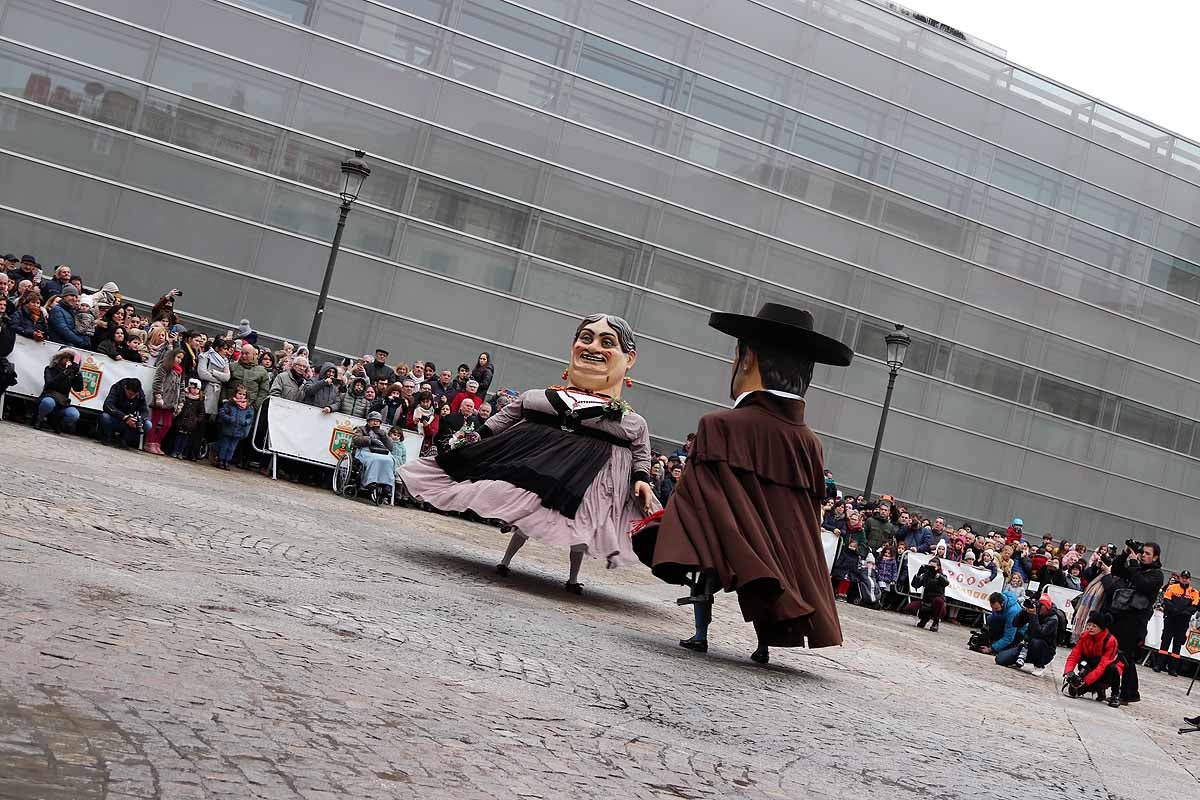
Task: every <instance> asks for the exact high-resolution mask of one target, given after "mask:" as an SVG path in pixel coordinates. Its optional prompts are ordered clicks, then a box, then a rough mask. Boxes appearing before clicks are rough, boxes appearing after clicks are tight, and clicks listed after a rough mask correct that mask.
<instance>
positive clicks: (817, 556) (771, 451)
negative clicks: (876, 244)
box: [633, 303, 854, 664]
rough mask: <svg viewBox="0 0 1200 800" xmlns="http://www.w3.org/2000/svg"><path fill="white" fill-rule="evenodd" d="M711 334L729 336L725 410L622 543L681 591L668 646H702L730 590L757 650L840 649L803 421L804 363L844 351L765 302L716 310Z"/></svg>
mask: <svg viewBox="0 0 1200 800" xmlns="http://www.w3.org/2000/svg"><path fill="white" fill-rule="evenodd" d="M708 324H709V325H710V326H711V327H713V328H716V329H717V330H719V331H721V332H722V333H727V334H729V335H730V336H733V337H735V338H736V339H737V340H738V343H737V359H736V361H735V362H734V365H733V375H732V378H731V380H730V389H729V394H730V397H731V398H733V399H734V401H735V402H734V407H733V409H732V410H728V411H718V412H714V413H712V414H707V415H705V416H704V417H703V418H702V419H701V420H700V425H699V429H698V430H697V431H696V441H695V444H694V445H693V447H692V451H691V456H690V457H689V458H688V461H687V469H686V471H685V472H684V474H683V478H682V480H681V482H680V483H679V485H678V486H676V488H675V493H674V494H673V495H672V496H671V500H670V502H669V504H668V505H667V507H666V509H665V510H664V512H663V513H662V516H661V519H660V520H659V521H658V522H657V524H656V523H653V522H652V523H650V524H647V525H646V526H645V527H644V528H642V530H640V531H639V532H637V533H636V534H635V535H634V537H633V541H634V549H635V551H636V552H637V553H638V556H639V557H640V558H641V560H642V561H643V562H644V563H645V564H647V566H649V567H650V568H651V569H652V571H653V572H654V574H655V575H657V576H658V577H659V578H661V579H662V580H664V581H666V582H668V583H677V584H682V585H690V586H691V587H692V592H691V596H690V597H688V598H686V599H682V600H680V603H681V604H685V603H689V602H690V603H693V604H694V605H693V607H694V611H695V617H696V632H695V635H694V636H692V637H691V638H690V639H684V640H683V641H681V642H680V643H679V644H680V645H681V646H683V647H686V648H687V649H689V650H695V651H697V652H706V651H707V650H708V625H709V622H710V621H711V619H712V603H713V593H714V592H715V591H716V590H717V589H724V590H725V591H727V592H737V593H738V602H739V603H740V605H741V608H742V615H743V616H744V617H745V619H746V621H748V622H753V623H754V629H755V632H756V633H757V635H758V649H757V650H755V651H754V653H753V654H752V655H751V658H752V659H753V660H754V661H755V662H757V663H759V664H766V663H767V662H768V660H769V658H770V655H769V652H768V647H769V646H771V645H776V646H779V647H800V646H804V645H807V646H808V647H829V646H832V645H838V644H841V643H842V629H841V625H840V623H839V622H838V615H837V610H836V608H835V606H834V599H833V589H832V586H831V584H830V581H829V565H828V564H826V563H825V555H824V551H823V549H822V547H821V535H820V531H821V527H820V520H821V501H822V498H823V497H824V493H825V478H824V469H825V463H824V456H823V454H822V451H821V443H820V441H819V440H818V439H817V436H816V434H815V433H813V431H812V429H811V428H809V427H808V425H806V424H805V422H804V402H805V401H804V394H805V392H806V391H808V386H809V383H810V382H811V381H812V375H813V367H814V364H815V363H822V364H833V365H836V366H843V367H844V366H848V365H849V364H850V360H851V358H853V356H854V353H853V352H852V351H851V350H850V348H849V347H847V346H846V345H844V344H842V343H841V342H838V341H836V340H834V339H831V338H829V337H827V336H823V335H821V334H819V333H817V332H816V331H814V330H813V317H812V314H810V313H809V312H807V311H804V310H801V309H796V308H790V307H788V306H784V305H779V304H776V303H767V304H765V305H764V306H763V307H762V308H761V309H760V310H759V312H758V314H757V315H755V316H748V315H742V314H726V313H716V314H713V315H712V316H711V317H710V318H709V323H708Z"/></svg>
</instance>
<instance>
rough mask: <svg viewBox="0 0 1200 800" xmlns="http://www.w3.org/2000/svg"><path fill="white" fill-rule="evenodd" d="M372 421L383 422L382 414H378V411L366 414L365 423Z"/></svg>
mask: <svg viewBox="0 0 1200 800" xmlns="http://www.w3.org/2000/svg"><path fill="white" fill-rule="evenodd" d="M373 419H377V420H379V421H380V422H383V414H380V413H379V412H378V411H372V412H371V413H370V414H367V422H370V421H371V420H373Z"/></svg>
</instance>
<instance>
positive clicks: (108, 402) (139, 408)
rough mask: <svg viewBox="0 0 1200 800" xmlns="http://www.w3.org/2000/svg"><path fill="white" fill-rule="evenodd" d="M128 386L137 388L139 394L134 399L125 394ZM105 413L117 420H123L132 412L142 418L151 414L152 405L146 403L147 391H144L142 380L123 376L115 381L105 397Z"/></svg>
mask: <svg viewBox="0 0 1200 800" xmlns="http://www.w3.org/2000/svg"><path fill="white" fill-rule="evenodd" d="M126 386H134V387H136V388H137V394H135V395H134V396H133V398H132V399H130V398H129V397H127V396H126V395H125V387H126ZM104 413H105V414H108V415H109V416H110V417H112V418H113V419H115V420H123V419H125V417H128V416H130V415H131V414H132V415H136V416H139V417H141V418H142V419H145V418H146V417H148V416H150V407H149V406H148V405H147V404H146V393H145V392H144V391H142V382H141V381H139V380H138V379H137V378H122V379H121V380H119V381H117V382H116V383H114V384H113V387H112V388H111V389H109V390H108V396H107V397H105V398H104Z"/></svg>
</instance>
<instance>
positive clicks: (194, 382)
mask: <svg viewBox="0 0 1200 800" xmlns="http://www.w3.org/2000/svg"><path fill="white" fill-rule="evenodd" d="M193 386H195V387H196V388H197V389H199V388H200V379H199V378H188V388H189V389H190V388H192V387H193Z"/></svg>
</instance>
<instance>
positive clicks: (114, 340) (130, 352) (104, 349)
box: [96, 325, 142, 364]
mask: <svg viewBox="0 0 1200 800" xmlns="http://www.w3.org/2000/svg"><path fill="white" fill-rule="evenodd" d="M125 336H126V333H125V326H124V325H118V326H117V327H115V328H113V330H112V335H111V336H110V337H109V338H107V339H105V340H104V341H102V342H100V345H99V346H98V347H97V348H96V352H97V353H102V354H103V355H106V356H108V357H109V358H111V359H112V360H113V361H132V362H133V363H135V364H140V363H141V362H142V354H141V353H139V352H138V351H136V350H134V349H132V348H131V347H130V346H129V343H128V342H127V341H126V340H125Z"/></svg>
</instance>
